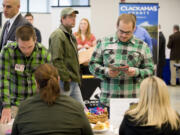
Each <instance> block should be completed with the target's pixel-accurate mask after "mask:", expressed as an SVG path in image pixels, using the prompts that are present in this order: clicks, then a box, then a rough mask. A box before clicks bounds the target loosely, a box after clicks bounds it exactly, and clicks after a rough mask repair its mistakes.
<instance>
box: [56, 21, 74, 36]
mask: <svg viewBox="0 0 180 135" xmlns="http://www.w3.org/2000/svg"><path fill="white" fill-rule="evenodd" d="M59 28H60V29H62V30H63V31H64V32H66V33H68V34H70V35H71V34H72V29H69V28H67V27H65V26H64V25H63V24H61V25H60V26H59Z"/></svg>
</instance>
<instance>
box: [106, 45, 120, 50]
mask: <svg viewBox="0 0 180 135" xmlns="http://www.w3.org/2000/svg"><path fill="white" fill-rule="evenodd" d="M107 49H112V50H116V49H118V45H117V44H110V45H108V46H107Z"/></svg>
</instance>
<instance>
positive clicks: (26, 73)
mask: <svg viewBox="0 0 180 135" xmlns="http://www.w3.org/2000/svg"><path fill="white" fill-rule="evenodd" d="M16 40H17V42H12V43H9V44H7V45H6V46H5V47H4V48H3V50H2V51H1V53H0V90H1V101H2V103H3V110H2V114H1V122H2V123H7V122H9V121H10V120H11V118H12V117H14V116H13V113H14V112H13V111H12V108H13V107H15V108H17V107H18V106H19V104H20V102H21V101H23V100H25V99H26V98H28V97H31V96H33V95H34V94H35V93H36V84H35V77H34V71H35V69H36V67H37V66H39V65H40V64H44V63H49V62H50V60H51V57H50V54H49V53H48V51H47V49H46V48H45V47H44V46H43V45H41V44H40V43H37V42H36V34H35V31H34V29H33V27H32V26H27V25H26V26H25V25H24V26H21V27H19V28H18V29H17V30H16ZM16 111H17V109H16ZM16 111H15V112H16Z"/></svg>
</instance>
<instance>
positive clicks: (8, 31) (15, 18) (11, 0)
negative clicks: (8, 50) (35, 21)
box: [0, 0, 31, 50]
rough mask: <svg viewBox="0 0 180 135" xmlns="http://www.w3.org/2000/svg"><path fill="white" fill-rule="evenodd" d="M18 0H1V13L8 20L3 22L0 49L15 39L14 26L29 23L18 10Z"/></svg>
mask: <svg viewBox="0 0 180 135" xmlns="http://www.w3.org/2000/svg"><path fill="white" fill-rule="evenodd" d="M19 8H20V0H3V13H4V16H5V18H8V19H9V20H8V21H6V23H5V24H4V27H3V30H2V34H1V39H0V50H1V49H2V48H3V47H4V46H5V45H6V44H7V43H10V42H14V41H15V32H16V28H17V27H19V26H22V25H31V24H30V23H29V22H28V21H27V20H26V19H25V18H24V17H23V16H22V15H21V13H20V12H19Z"/></svg>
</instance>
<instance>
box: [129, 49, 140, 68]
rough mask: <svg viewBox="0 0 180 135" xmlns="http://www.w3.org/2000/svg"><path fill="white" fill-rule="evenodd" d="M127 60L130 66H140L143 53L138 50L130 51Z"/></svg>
mask: <svg viewBox="0 0 180 135" xmlns="http://www.w3.org/2000/svg"><path fill="white" fill-rule="evenodd" d="M127 61H128V65H129V66H130V67H140V65H141V63H142V61H143V55H142V54H141V53H140V52H137V51H129V52H128V56H127Z"/></svg>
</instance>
